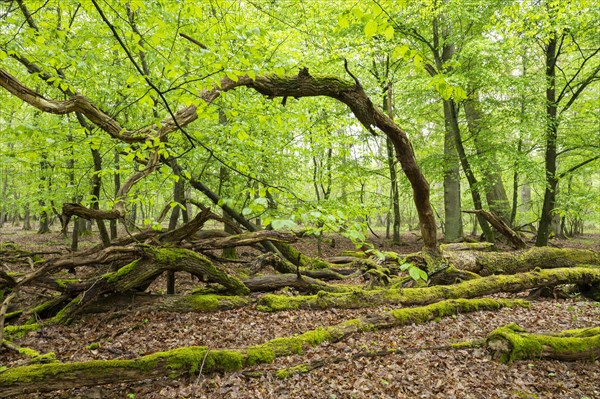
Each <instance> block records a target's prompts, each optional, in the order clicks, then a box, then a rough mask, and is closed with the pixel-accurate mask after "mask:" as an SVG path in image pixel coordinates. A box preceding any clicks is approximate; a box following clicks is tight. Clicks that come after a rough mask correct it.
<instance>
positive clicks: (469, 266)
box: [444, 247, 600, 276]
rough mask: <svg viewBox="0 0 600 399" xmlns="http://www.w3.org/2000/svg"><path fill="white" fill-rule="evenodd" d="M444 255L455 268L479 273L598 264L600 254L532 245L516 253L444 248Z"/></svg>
mask: <svg viewBox="0 0 600 399" xmlns="http://www.w3.org/2000/svg"><path fill="white" fill-rule="evenodd" d="M444 257H445V258H446V259H448V261H449V263H450V264H451V265H453V266H454V267H456V268H458V269H462V270H467V271H470V272H473V273H477V274H479V275H480V276H489V275H492V274H514V273H520V272H526V271H529V270H533V269H535V268H541V269H550V268H560V267H573V266H578V265H583V264H585V265H599V266H600V254H599V253H597V252H594V251H590V250H585V249H574V248H564V249H561V248H549V247H535V248H531V249H528V250H526V251H519V252H481V251H444Z"/></svg>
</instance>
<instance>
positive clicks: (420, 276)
mask: <svg viewBox="0 0 600 399" xmlns="http://www.w3.org/2000/svg"><path fill="white" fill-rule="evenodd" d="M398 263H400V262H398ZM400 270H402V271H403V272H405V271H408V275H409V276H410V277H411V278H412V279H413V280H415V281H424V282H427V280H428V279H429V276H428V275H427V272H425V271H424V270H421V269H419V268H418V267H417V266H415V265H413V264H412V263H409V262H405V263H400Z"/></svg>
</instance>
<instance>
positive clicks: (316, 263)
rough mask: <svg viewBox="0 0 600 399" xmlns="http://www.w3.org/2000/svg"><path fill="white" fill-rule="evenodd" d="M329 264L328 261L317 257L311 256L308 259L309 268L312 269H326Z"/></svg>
mask: <svg viewBox="0 0 600 399" xmlns="http://www.w3.org/2000/svg"><path fill="white" fill-rule="evenodd" d="M330 266H331V264H330V263H327V262H325V261H324V260H322V259H319V258H312V259H311V260H310V268H311V269H314V270H321V269H328V268H329V267H330Z"/></svg>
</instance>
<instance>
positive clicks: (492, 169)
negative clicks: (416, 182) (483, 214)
mask: <svg viewBox="0 0 600 399" xmlns="http://www.w3.org/2000/svg"><path fill="white" fill-rule="evenodd" d="M475 96H476V95H474V98H471V99H469V100H467V101H466V102H465V115H466V117H467V126H468V129H469V132H470V133H471V136H473V143H474V144H475V149H476V151H477V156H478V157H479V158H480V163H481V164H482V165H483V166H482V168H481V169H482V172H483V176H484V182H485V184H484V189H485V196H486V199H487V203H488V206H489V209H490V210H491V211H492V212H494V213H495V214H496V215H498V216H499V217H500V218H501V219H502V220H503V221H504V222H505V223H506V224H508V225H509V226H511V215H510V203H509V201H508V196H507V195H506V190H505V189H504V183H503V182H502V174H501V169H500V167H499V166H500V164H499V163H498V160H497V159H496V153H495V151H493V150H492V149H490V148H487V147H488V145H486V143H485V140H484V138H483V135H482V132H481V130H482V126H481V125H482V117H481V112H480V111H479V109H478V108H477V106H478V100H477V98H476V97H475ZM488 154H489V155H488ZM473 189H476V187H473V186H471V190H473Z"/></svg>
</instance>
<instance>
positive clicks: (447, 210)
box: [443, 101, 464, 242]
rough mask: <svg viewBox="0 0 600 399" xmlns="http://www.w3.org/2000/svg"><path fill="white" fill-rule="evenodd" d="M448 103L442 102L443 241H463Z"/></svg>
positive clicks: (456, 169)
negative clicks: (443, 124) (443, 132)
mask: <svg viewBox="0 0 600 399" xmlns="http://www.w3.org/2000/svg"><path fill="white" fill-rule="evenodd" d="M450 107H451V105H450V103H449V102H448V101H444V120H445V126H446V130H445V134H444V168H443V169H444V241H445V242H456V241H460V240H462V239H463V235H464V234H463V226H462V216H461V215H462V214H461V205H460V171H459V163H458V162H459V159H458V156H457V152H456V138H455V137H456V136H455V132H454V131H453V127H452V126H451V120H450V118H451V115H450V113H451V110H450Z"/></svg>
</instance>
